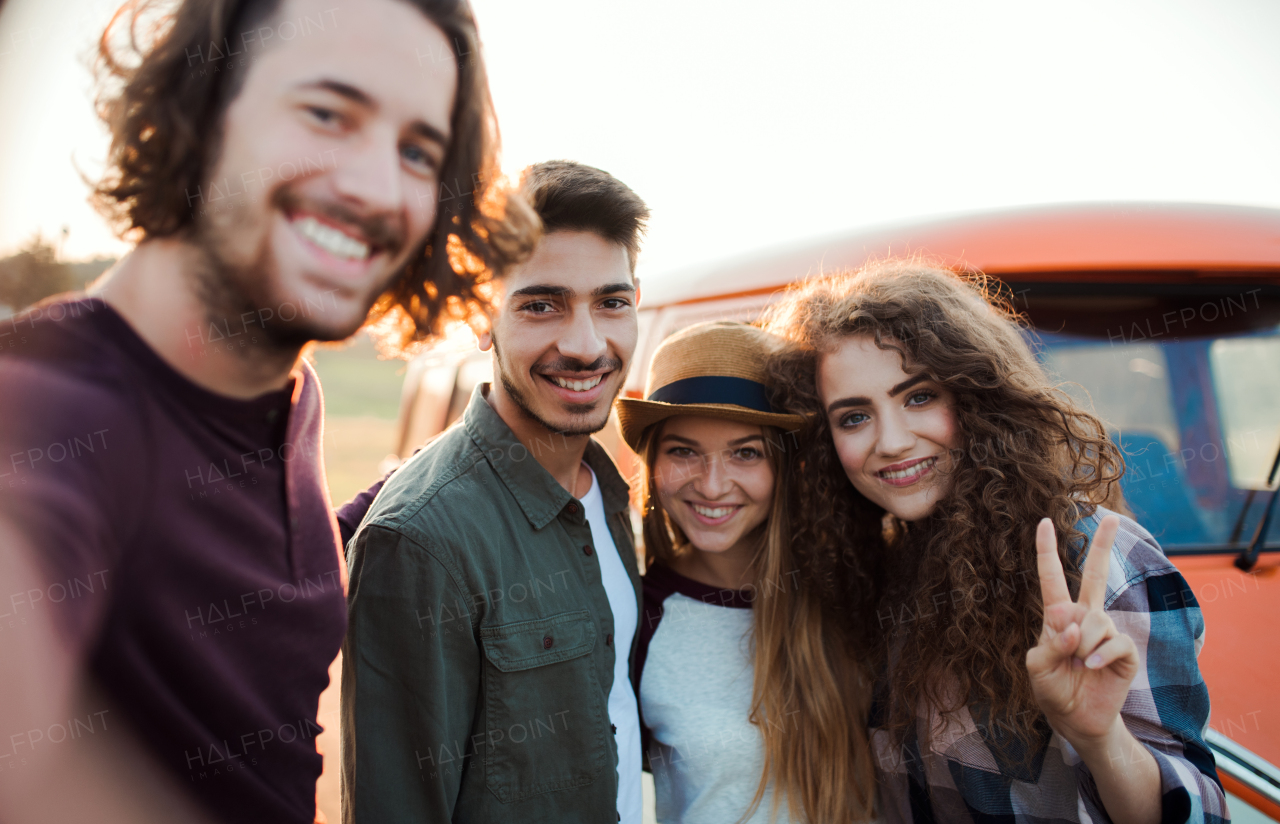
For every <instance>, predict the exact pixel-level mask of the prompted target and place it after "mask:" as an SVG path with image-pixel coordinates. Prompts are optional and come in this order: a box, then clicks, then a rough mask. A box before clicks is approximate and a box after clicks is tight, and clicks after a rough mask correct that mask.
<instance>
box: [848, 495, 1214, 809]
mask: <svg viewBox="0 0 1280 824" xmlns="http://www.w3.org/2000/svg"><path fill="white" fill-rule="evenodd" d="M1105 514H1106V511H1105V510H1100V511H1099V512H1098V513H1097V514H1095V515H1093V516H1091V517H1088V518H1085V519H1083V520H1082V521H1081V522H1080V524H1079V525H1078V528H1079V529H1081V530H1082V531H1084V532H1085V533H1087V534H1088V535H1090V536H1092V534H1093V532H1094V530H1095V529H1096V528H1097V526H1098V523H1099V521H1100V520H1101V518H1102V516H1103V515H1105ZM1106 609H1107V614H1108V615H1110V616H1111V619H1112V620H1113V621H1114V622H1115V625H1116V627H1117V628H1118V629H1119V630H1120V631H1121V632H1123V633H1125V634H1127V635H1128V636H1129V637H1130V638H1132V639H1133V640H1134V641H1135V642H1136V644H1137V646H1138V663H1139V667H1140V668H1139V671H1138V675H1137V677H1135V678H1134V680H1133V685H1132V686H1131V687H1130V689H1129V695H1128V697H1127V698H1126V699H1125V702H1124V707H1123V708H1122V709H1121V715H1122V717H1123V718H1124V723H1125V726H1126V727H1128V728H1129V732H1131V733H1133V735H1134V737H1135V738H1137V739H1138V740H1139V741H1141V742H1142V743H1143V744H1145V745H1146V747H1147V749H1148V750H1149V751H1150V752H1151V754H1152V755H1153V756H1155V759H1156V763H1157V764H1158V765H1159V767H1160V784H1161V794H1162V803H1163V808H1164V809H1163V814H1162V816H1161V820H1162V821H1165V822H1183V821H1188V822H1197V824H1198V822H1206V824H1217V823H1218V822H1225V821H1229V820H1230V815H1229V813H1228V812H1227V805H1226V800H1225V799H1224V797H1223V794H1222V786H1221V784H1219V782H1218V776H1217V771H1216V769H1215V767H1214V761H1213V755H1212V753H1211V752H1210V750H1209V747H1208V746H1207V745H1206V744H1205V742H1204V737H1203V735H1204V730H1205V728H1206V727H1207V725H1208V723H1209V693H1208V690H1207V689H1206V688H1205V684H1204V680H1203V679H1202V678H1201V677H1200V668H1199V667H1198V666H1197V665H1196V656H1197V655H1198V654H1199V652H1200V647H1201V646H1202V645H1203V643H1204V619H1203V617H1202V616H1201V614H1200V607H1199V604H1198V603H1197V602H1196V599H1195V595H1193V594H1192V592H1191V589H1190V587H1188V586H1187V583H1186V581H1185V580H1184V579H1183V577H1182V575H1181V574H1180V573H1179V572H1178V570H1177V569H1176V568H1174V566H1173V565H1172V564H1171V563H1169V560H1168V559H1167V558H1166V557H1165V555H1164V553H1163V552H1162V551H1161V549H1160V547H1159V545H1158V544H1157V543H1156V541H1155V539H1154V538H1152V537H1151V535H1150V533H1148V532H1147V531H1146V530H1145V529H1143V528H1142V527H1141V526H1139V525H1138V524H1137V523H1135V522H1134V521H1132V520H1130V519H1129V518H1124V517H1122V518H1121V525H1120V531H1119V534H1118V535H1117V536H1116V540H1115V545H1114V547H1113V549H1112V563H1111V572H1110V575H1109V576H1108V578H1107V602H1106ZM885 710H886V708H885V707H884V706H883V705H881V704H878V705H877V706H876V707H875V708H873V714H872V728H871V736H872V747H873V748H874V751H875V756H876V760H877V768H876V772H877V778H878V780H879V781H878V783H879V787H880V809H881V817H882V820H883V821H884V822H886V823H887V824H889V823H892V822H915V823H916V824H924V822H938V823H939V824H962V823H963V824H968V823H969V822H972V824H995V822H1000V824H1050V822H1054V824H1059V823H1060V822H1081V823H1082V824H1083V823H1084V822H1109V821H1110V820H1111V819H1110V818H1109V817H1108V816H1107V813H1106V810H1105V809H1103V806H1102V800H1101V798H1100V797H1099V795H1098V790H1097V786H1096V785H1095V784H1094V780H1093V776H1092V775H1091V774H1090V772H1089V768H1088V767H1086V766H1085V764H1084V762H1083V761H1082V760H1081V759H1080V756H1079V755H1077V753H1076V751H1075V750H1074V749H1073V748H1072V746H1071V745H1070V744H1069V743H1067V741H1066V739H1064V738H1063V737H1062V736H1060V735H1058V734H1056V733H1053V734H1052V736H1051V737H1050V738H1049V741H1048V744H1047V745H1046V746H1045V747H1044V748H1042V750H1041V751H1040V752H1039V753H1036V754H1035V755H1034V756H1033V757H1032V758H1026V757H1025V752H1024V751H1023V750H1022V749H1021V748H1019V747H1018V745H1017V739H1016V738H1014V737H1013V736H1012V735H1008V734H1007V733H1006V734H1005V735H1001V733H1002V730H1001V725H1000V724H999V723H996V724H990V723H987V721H989V719H990V713H989V712H988V711H987V708H986V707H985V706H984V705H982V704H971V705H969V706H967V707H965V708H964V709H963V710H961V711H960V712H959V713H957V714H956V716H955V720H954V721H952V722H950V723H949V724H947V725H945V726H944V725H941V724H940V722H939V719H938V718H937V716H932V717H921V718H920V719H919V721H918V723H917V724H916V726H915V728H914V729H912V730H908V732H907V737H906V739H905V741H904V742H903V744H902V745H901V747H900V748H899V747H895V746H894V744H893V742H892V740H891V739H890V736H889V734H888V732H887V731H886V730H884V729H882V728H881V727H880V723H881V722H882V721H883V718H884V711H885ZM1042 723H1043V719H1042ZM1045 730H1046V731H1048V727H1047V725H1045Z"/></svg>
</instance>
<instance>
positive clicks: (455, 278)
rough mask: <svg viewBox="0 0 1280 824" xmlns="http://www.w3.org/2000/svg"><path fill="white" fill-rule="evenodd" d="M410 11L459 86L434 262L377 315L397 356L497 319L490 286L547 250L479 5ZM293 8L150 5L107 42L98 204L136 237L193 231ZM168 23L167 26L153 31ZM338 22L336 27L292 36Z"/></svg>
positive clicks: (131, 12)
mask: <svg viewBox="0 0 1280 824" xmlns="http://www.w3.org/2000/svg"><path fill="white" fill-rule="evenodd" d="M404 1H405V2H408V3H409V4H410V5H412V6H413V7H415V8H417V9H418V10H420V11H421V12H422V13H423V14H424V15H425V16H426V17H427V18H428V19H429V20H430V21H431V22H432V23H434V24H435V25H436V26H438V27H439V28H440V29H441V31H442V32H443V33H444V35H445V37H446V38H447V40H448V41H449V43H450V44H451V46H452V50H453V54H452V55H451V57H452V58H453V59H454V61H455V62H456V65H457V69H458V86H457V94H456V95H455V97H454V104H453V113H452V116H451V123H450V126H451V133H452V139H451V141H450V145H449V148H448V151H447V153H446V155H445V158H444V163H443V165H442V167H441V171H440V203H439V204H438V208H437V217H436V225H435V227H434V228H433V230H432V232H431V234H430V235H429V236H428V239H427V242H426V245H425V247H424V248H423V250H422V254H421V255H418V256H416V257H414V258H412V259H411V260H410V261H409V262H408V263H407V264H406V265H405V267H404V270H403V272H402V274H401V277H399V278H398V279H397V280H396V281H395V282H394V283H392V285H391V287H390V288H389V289H388V290H387V291H386V292H385V293H384V294H383V295H381V296H380V297H379V299H378V301H377V302H376V303H375V304H374V307H373V309H372V310H371V312H370V317H369V319H370V320H371V321H378V325H379V326H380V327H382V330H383V332H384V335H383V337H384V340H385V341H386V342H387V343H389V344H390V348H392V349H395V348H404V347H408V346H411V345H412V344H415V343H419V342H422V341H424V340H426V339H427V338H429V337H431V336H432V335H434V334H437V333H439V332H440V330H441V326H442V325H443V323H444V322H445V321H447V320H450V319H463V318H465V317H467V316H469V315H470V314H472V313H473V312H475V311H478V310H483V309H484V307H485V305H486V304H485V301H484V300H483V299H482V298H481V297H480V296H479V295H478V293H477V292H476V290H475V286H476V284H477V283H478V282H483V281H484V280H487V279H488V278H489V277H492V276H497V275H501V274H502V273H503V272H504V271H505V270H506V269H507V268H508V267H510V266H512V265H514V264H516V263H519V262H520V261H522V260H523V259H524V258H525V257H527V256H528V254H529V253H530V252H531V251H532V248H533V245H534V243H535V242H536V240H537V221H536V220H535V219H534V217H533V215H532V213H531V212H530V210H529V208H528V206H527V205H526V204H525V203H524V202H523V200H522V199H520V198H518V197H512V198H508V197H507V196H506V194H507V193H506V190H505V187H504V186H503V185H502V176H501V174H500V172H499V168H498V163H497V152H498V127H497V119H496V117H495V114H494V109H493V100H492V98H491V97H490V95H489V81H488V78H487V75H486V72H485V66H484V60H483V58H482V56H481V53H480V40H479V36H478V34H477V31H476V24H475V19H474V17H473V16H472V14H471V9H470V6H469V5H468V4H467V3H466V2H465V0H404ZM281 2H282V0H183V2H182V3H181V5H180V6H179V7H178V8H177V9H176V10H175V11H174V12H173V13H172V14H171V15H168V16H164V12H163V10H162V9H161V8H160V7H159V6H158V4H157V3H156V2H155V0H138V1H137V2H129V3H126V4H125V5H124V6H122V7H121V9H120V10H119V11H118V12H116V16H115V17H114V18H113V19H112V21H111V23H110V24H109V25H108V26H107V29H106V31H104V32H103V34H102V38H101V39H100V40H99V42H98V50H97V64H96V67H95V68H96V71H97V76H98V81H99V89H100V91H99V94H98V100H97V107H98V114H99V116H100V117H101V118H102V119H103V121H104V122H105V123H106V124H107V126H108V128H109V129H110V131H111V148H110V153H109V155H108V167H107V171H106V173H105V174H104V176H103V177H102V179H101V180H100V181H98V183H97V184H96V186H95V189H94V203H95V205H96V206H97V207H98V209H99V211H100V212H102V214H103V215H104V216H105V217H106V218H107V219H108V220H109V221H110V222H111V223H112V224H113V226H114V227H115V229H116V230H117V232H118V233H119V234H120V235H121V236H122V237H127V238H129V239H131V240H137V241H142V240H147V239H151V238H160V237H170V236H175V235H180V234H182V233H184V232H186V231H188V230H189V229H190V228H191V226H192V225H193V223H194V222H195V218H196V211H195V210H194V209H193V208H192V206H191V194H190V193H191V192H193V191H194V192H198V191H200V188H199V187H201V186H203V185H204V184H205V183H206V182H207V178H208V175H209V174H210V172H211V170H212V169H213V168H214V167H215V165H216V163H217V161H218V155H219V153H220V151H221V136H222V125H223V117H224V115H225V113H226V111H227V107H228V106H229V105H230V103H231V101H232V100H233V99H234V98H235V97H236V95H237V94H238V93H239V91H240V89H241V87H242V86H243V83H244V78H245V76H246V75H247V74H248V72H249V71H250V69H251V67H252V62H253V61H252V59H251V58H252V57H254V54H253V51H254V47H252V45H251V44H253V43H254V40H255V38H254V34H255V30H256V31H258V32H260V31H261V30H260V29H257V27H258V26H259V25H260V24H263V23H264V22H266V21H267V20H269V19H272V18H273V17H274V16H275V15H276V14H277V12H278V11H279V8H280V5H281ZM157 21H158V22H160V23H161V25H160V27H159V28H158V29H155V28H152V26H153V25H154V24H155V23H157ZM326 22H327V21H325V20H324V18H323V15H322V16H321V19H320V20H319V21H310V20H306V21H302V22H294V21H290V25H295V26H297V25H304V24H305V25H311V24H313V23H314V24H315V25H320V26H323V25H326ZM284 25H285V24H284V23H281V28H283V26H284ZM121 26H127V30H126V31H124V32H123V35H124V37H123V38H120V37H117V35H118V34H121V32H119V28H120V27H121ZM157 32H158V33H157ZM262 37H263V40H262V41H261V42H265V39H266V37H265V36H262ZM261 42H259V43H258V44H257V47H259V48H260V47H261ZM246 52H248V54H247V55H246ZM433 59H435V58H433Z"/></svg>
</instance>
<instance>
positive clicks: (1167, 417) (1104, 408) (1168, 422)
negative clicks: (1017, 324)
mask: <svg viewBox="0 0 1280 824" xmlns="http://www.w3.org/2000/svg"><path fill="white" fill-rule="evenodd" d="M1042 361H1043V363H1044V367H1045V370H1046V371H1047V372H1048V374H1049V377H1050V379H1051V380H1053V379H1057V380H1061V381H1064V383H1062V384H1061V385H1060V386H1059V388H1060V389H1061V390H1063V391H1064V392H1066V393H1067V394H1068V395H1070V396H1071V397H1072V398H1073V399H1074V400H1075V401H1076V403H1078V404H1080V406H1082V407H1084V408H1085V409H1091V410H1093V413H1094V414H1095V415H1097V416H1098V417H1099V418H1102V420H1103V422H1104V423H1106V424H1107V428H1108V429H1109V430H1113V431H1118V432H1120V433H1122V434H1126V433H1130V432H1143V433H1149V434H1151V435H1154V436H1155V438H1156V439H1157V440H1158V441H1160V444H1161V445H1162V446H1163V447H1164V448H1165V450H1167V451H1169V452H1177V451H1178V450H1179V449H1180V448H1181V444H1180V443H1179V439H1178V425H1177V422H1176V420H1175V417H1174V412H1173V397H1172V394H1171V393H1170V391H1169V364H1168V361H1167V360H1166V359H1165V355H1164V352H1163V351H1162V349H1161V347H1160V346H1158V345H1157V344H1154V343H1116V344H1112V343H1110V342H1107V341H1096V340H1090V341H1088V342H1080V343H1075V344H1068V343H1065V342H1064V343H1062V344H1059V345H1056V346H1051V347H1050V348H1048V349H1046V350H1045V352H1044V354H1043V357H1042Z"/></svg>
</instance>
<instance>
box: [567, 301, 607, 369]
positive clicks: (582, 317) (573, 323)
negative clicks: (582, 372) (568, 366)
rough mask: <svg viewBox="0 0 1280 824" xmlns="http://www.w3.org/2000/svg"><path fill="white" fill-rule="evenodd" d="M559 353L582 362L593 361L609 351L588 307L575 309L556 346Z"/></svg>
mask: <svg viewBox="0 0 1280 824" xmlns="http://www.w3.org/2000/svg"><path fill="white" fill-rule="evenodd" d="M556 348H557V349H558V350H559V351H560V354H561V355H562V356H564V357H566V358H572V359H574V360H577V361H580V362H582V363H593V362H595V361H596V360H599V359H600V358H601V357H603V356H604V355H605V354H607V353H608V351H609V343H608V341H607V340H605V336H604V335H602V334H600V330H599V329H597V328H596V322H595V318H594V317H592V313H591V311H590V309H585V308H584V309H577V310H575V311H574V312H573V313H572V315H571V316H570V318H569V325H568V328H566V329H565V330H564V334H563V335H562V336H561V337H560V341H559V343H558V345H557V347H556Z"/></svg>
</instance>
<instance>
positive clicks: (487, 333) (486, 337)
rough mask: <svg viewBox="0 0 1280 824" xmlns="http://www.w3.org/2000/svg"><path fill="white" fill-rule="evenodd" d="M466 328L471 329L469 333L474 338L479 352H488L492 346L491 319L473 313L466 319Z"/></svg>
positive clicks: (481, 314) (478, 313) (482, 314)
mask: <svg viewBox="0 0 1280 824" xmlns="http://www.w3.org/2000/svg"><path fill="white" fill-rule="evenodd" d="M467 326H469V327H471V333H472V334H473V335H475V336H476V343H477V344H478V345H479V346H480V351H481V352H488V351H489V348H490V347H491V346H493V318H491V317H488V316H487V315H485V314H484V313H481V312H474V313H472V314H471V315H470V316H469V317H468V318H467Z"/></svg>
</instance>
